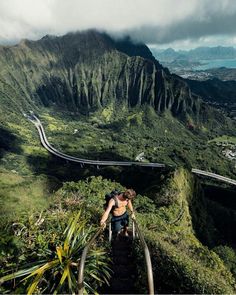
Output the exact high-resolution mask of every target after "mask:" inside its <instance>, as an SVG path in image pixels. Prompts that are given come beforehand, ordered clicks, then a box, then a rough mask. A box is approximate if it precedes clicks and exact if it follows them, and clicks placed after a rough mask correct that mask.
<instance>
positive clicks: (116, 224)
mask: <svg viewBox="0 0 236 295" xmlns="http://www.w3.org/2000/svg"><path fill="white" fill-rule="evenodd" d="M128 225H129V215H128V213H127V212H125V213H124V214H122V215H120V216H112V218H111V230H112V231H113V232H118V231H120V230H121V229H122V228H124V227H126V226H128Z"/></svg>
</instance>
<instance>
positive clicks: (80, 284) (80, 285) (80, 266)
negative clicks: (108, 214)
mask: <svg viewBox="0 0 236 295" xmlns="http://www.w3.org/2000/svg"><path fill="white" fill-rule="evenodd" d="M104 229H105V227H104V226H101V227H100V228H99V229H98V231H97V232H96V233H95V234H94V236H93V237H92V238H91V239H90V240H89V242H88V243H87V245H86V246H85V247H84V250H83V253H82V255H81V259H80V263H79V264H78V294H79V295H83V294H84V265H85V260H86V257H87V254H88V250H89V248H90V247H91V245H92V244H93V243H94V241H95V240H96V238H97V237H98V236H99V235H100V234H101V232H102V231H103V230H104Z"/></svg>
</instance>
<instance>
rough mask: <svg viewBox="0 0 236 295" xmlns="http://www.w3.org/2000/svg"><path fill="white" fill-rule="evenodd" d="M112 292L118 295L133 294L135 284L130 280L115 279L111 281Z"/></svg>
mask: <svg viewBox="0 0 236 295" xmlns="http://www.w3.org/2000/svg"><path fill="white" fill-rule="evenodd" d="M111 290H112V292H116V294H117V293H121V294H132V290H133V283H132V282H131V280H130V278H126V279H122V278H114V279H112V281H111ZM113 294H114V293H113Z"/></svg>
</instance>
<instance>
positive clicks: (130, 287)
mask: <svg viewBox="0 0 236 295" xmlns="http://www.w3.org/2000/svg"><path fill="white" fill-rule="evenodd" d="M132 244H133V239H132V237H125V236H121V235H119V236H118V237H117V239H115V240H113V241H112V244H111V246H112V252H111V256H112V260H113V267H112V270H113V274H112V278H111V280H110V288H109V290H107V291H108V292H107V293H109V294H134V293H136V292H134V288H135V286H134V282H135V277H136V276H135V273H136V267H135V265H134V263H133V255H132Z"/></svg>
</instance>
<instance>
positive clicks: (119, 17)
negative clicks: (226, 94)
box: [0, 0, 236, 48]
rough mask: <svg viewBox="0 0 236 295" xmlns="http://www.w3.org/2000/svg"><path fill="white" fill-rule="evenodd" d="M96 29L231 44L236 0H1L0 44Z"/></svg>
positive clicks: (157, 39)
mask: <svg viewBox="0 0 236 295" xmlns="http://www.w3.org/2000/svg"><path fill="white" fill-rule="evenodd" d="M90 28H97V29H100V30H105V31H107V32H111V33H113V34H114V33H115V34H119V35H122V34H130V35H131V37H132V38H134V39H135V40H138V41H143V42H145V43H147V44H149V45H151V44H157V46H158V47H164V48H165V47H169V46H172V47H174V48H193V47H196V46H215V45H223V46H234V47H236V0H215V1H214V0H0V43H1V44H7V43H15V42H18V41H19V40H20V39H23V38H27V39H34V40H35V39H39V38H41V37H42V36H44V35H46V34H54V35H62V34H65V33H67V32H69V31H76V30H84V29H90Z"/></svg>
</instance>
